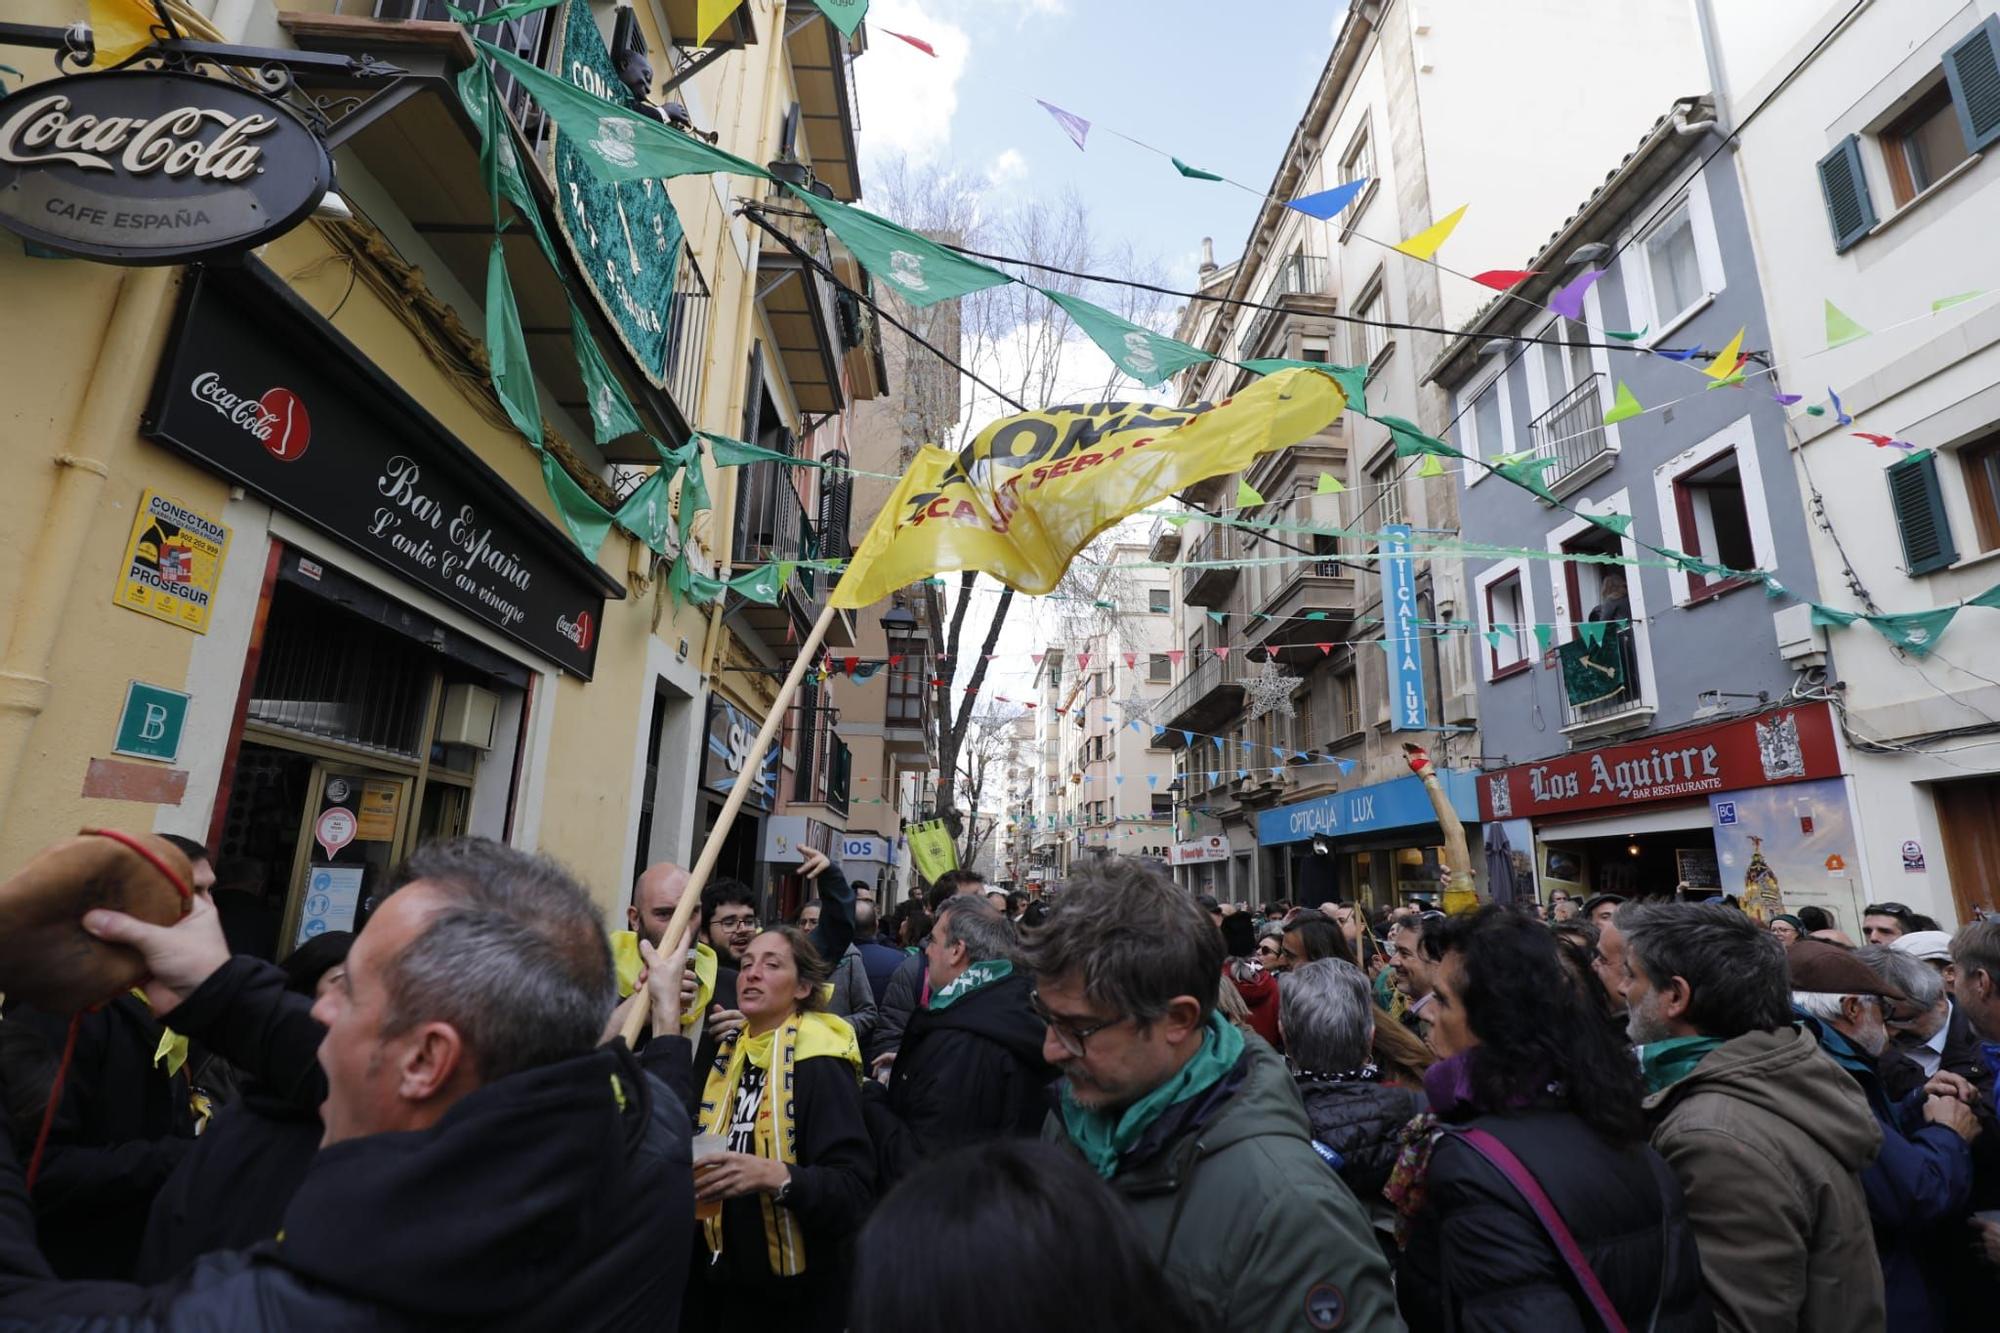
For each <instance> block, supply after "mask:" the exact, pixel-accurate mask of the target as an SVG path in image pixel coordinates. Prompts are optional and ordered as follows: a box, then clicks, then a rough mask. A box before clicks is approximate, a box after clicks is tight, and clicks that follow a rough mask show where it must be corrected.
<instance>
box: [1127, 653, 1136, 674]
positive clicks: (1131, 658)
mask: <svg viewBox="0 0 2000 1333" xmlns="http://www.w3.org/2000/svg"><path fill="white" fill-rule="evenodd" d="M1138 665H1139V654H1137V653H1126V654H1125V669H1126V670H1127V671H1130V670H1131V669H1132V668H1133V667H1136V666H1138Z"/></svg>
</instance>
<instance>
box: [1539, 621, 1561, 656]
mask: <svg viewBox="0 0 2000 1333" xmlns="http://www.w3.org/2000/svg"><path fill="white" fill-rule="evenodd" d="M1555 637H1556V627H1555V626H1554V625H1537V626H1535V647H1536V648H1538V649H1540V650H1541V651H1542V652H1547V651H1548V650H1549V645H1550V644H1551V643H1554V642H1555Z"/></svg>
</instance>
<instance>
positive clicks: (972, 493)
mask: <svg viewBox="0 0 2000 1333" xmlns="http://www.w3.org/2000/svg"><path fill="white" fill-rule="evenodd" d="M1346 405H1347V399H1346V397H1345V396H1344V395H1343V394H1342V393H1341V391H1340V386H1339V385H1338V384H1336V383H1335V382H1334V380H1333V377H1332V376H1330V375H1327V374H1324V373H1322V372H1320V371H1318V370H1303V369H1301V370H1281V371H1279V372H1278V373H1277V374H1275V375H1266V376H1265V377H1264V378H1262V379H1260V380H1257V381H1256V382H1255V383H1253V384H1251V385H1250V386H1249V387H1248V388H1246V389H1244V390H1243V392H1241V393H1239V394H1236V395H1234V396H1232V397H1230V398H1226V399H1224V400H1223V401H1222V402H1221V403H1220V404H1218V405H1216V406H1214V407H1204V408H1198V409H1194V410H1187V411H1183V410H1181V409H1179V408H1170V407H1154V406H1150V405H1145V404H1137V403H1091V404H1087V405H1084V406H1079V407H1055V408H1048V409H1046V410H1044V411H1040V412H1024V413H1021V414H1020V415H1018V416H1011V417H1005V418H1003V419H1001V420H999V421H996V422H994V423H993V424H992V425H990V426H988V427H987V428H986V429H985V430H982V431H981V432H979V434H978V435H977V436H976V437H974V439H973V440H972V442H971V443H970V444H968V445H966V446H965V448H964V449H963V450H962V451H960V452H958V453H953V452H951V451H950V450H947V449H940V448H938V447H937V446H935V445H927V446H925V447H924V448H923V449H922V450H920V451H919V452H918V454H917V457H916V459H915V461H914V462H912V463H911V465H910V469H909V471H908V472H905V473H904V474H903V479H902V480H901V481H900V482H899V483H898V484H897V486H896V488H895V490H893V491H891V492H890V494H889V498H888V499H887V500H886V501H885V502H884V503H883V505H882V512H881V513H879V514H877V515H876V517H875V521H874V523H873V524H872V525H871V526H870V527H869V529H868V535H867V536H866V537H864V538H862V541H861V545H860V547H859V548H858V549H857V550H856V551H855V553H854V558H853V560H852V561H850V562H849V564H848V568H847V573H846V574H845V576H844V577H842V579H841V580H840V586H839V587H837V588H836V589H834V594H833V599H832V600H833V604H834V605H835V606H838V607H841V608H843V609H846V610H853V609H856V608H859V607H864V606H869V605H872V604H873V603H875V602H877V601H880V600H881V599H882V598H884V597H887V596H888V595H889V594H890V593H892V592H894V591H896V590H897V589H899V588H905V587H908V586H909V585H910V584H912V583H916V582H919V581H921V580H923V579H926V578H929V577H931V576H932V575H934V574H942V573H944V572H946V571H947V570H954V569H977V570H983V571H984V572H986V573H988V574H991V575H992V576H993V577H994V578H996V579H999V580H1000V581H1001V582H1002V583H1005V584H1008V585H1009V586H1011V587H1013V588H1014V589H1016V590H1017V591H1020V592H1025V593H1029V594H1032V595H1036V596H1039V595H1040V594H1042V593H1046V592H1048V591H1050V590H1051V589H1053V588H1054V587H1055V586H1056V582H1057V580H1059V579H1060V578H1061V577H1062V574H1063V571H1064V570H1065V569H1067V568H1068V567H1069V562H1070V560H1071V559H1072V558H1073V557H1074V556H1075V555H1076V553H1077V552H1078V551H1079V550H1081V549H1082V548H1083V546H1084V544H1085V543H1087V542H1088V541H1090V539H1091V538H1092V537H1095V536H1096V535H1097V534H1098V533H1100V532H1102V531H1104V529H1106V528H1108V527H1110V526H1111V525H1112V524H1114V523H1116V522H1117V521H1118V520H1119V519H1121V518H1123V517H1125V516H1126V515H1127V514H1130V513H1133V512H1135V511H1137V510H1140V509H1143V508H1145V507H1146V506H1147V505H1149V504H1152V503H1154V502H1155V501H1157V500H1160V499H1162V498H1164V497H1166V496H1168V495H1172V494H1173V493H1174V492H1176V491H1178V490H1180V489H1182V488H1183V487H1185V486H1188V485H1190V484H1192V483H1194V482H1197V481H1203V480H1205V479H1207V478H1209V477H1219V476H1225V475H1227V474H1229V473H1231V472H1241V471H1243V469H1244V468H1246V467H1248V466H1249V464H1250V462H1251V461H1252V460H1253V459H1255V458H1257V457H1258V456H1259V455H1261V454H1267V453H1270V452H1272V451H1273V450H1276V449H1284V448H1287V447H1289V446H1291V445H1294V444H1298V443H1299V442H1300V441H1302V440H1306V439H1309V438H1311V437H1312V436H1314V435H1316V434H1318V433H1319V432H1321V431H1323V430H1325V429H1326V428H1327V427H1328V426H1330V425H1332V424H1333V422H1334V419H1335V418H1336V417H1338V416H1339V415H1340V413H1341V409H1342V408H1344V407H1345V406H1346Z"/></svg>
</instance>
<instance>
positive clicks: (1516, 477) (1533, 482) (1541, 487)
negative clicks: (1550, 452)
mask: <svg viewBox="0 0 2000 1333" xmlns="http://www.w3.org/2000/svg"><path fill="white" fill-rule="evenodd" d="M1559 461H1560V460H1558V459H1555V458H1540V457H1537V456H1535V455H1533V454H1530V455H1528V456H1527V457H1526V458H1516V459H1513V460H1512V461H1511V462H1507V463H1502V464H1500V465H1499V466H1497V467H1495V468H1494V469H1493V471H1494V472H1495V473H1497V474H1499V475H1500V476H1503V477H1505V478H1506V479H1507V480H1509V481H1511V482H1513V483H1514V484H1515V485H1516V486H1519V487H1521V488H1522V489H1523V490H1530V491H1533V492H1534V493H1535V494H1536V495H1539V496H1541V497H1542V498H1543V499H1544V500H1547V501H1549V502H1551V503H1554V501H1555V498H1556V497H1555V495H1554V494H1553V493H1552V492H1551V491H1550V490H1549V488H1548V487H1547V486H1546V485H1545V484H1543V482H1542V474H1543V473H1544V472H1546V471H1548V470H1549V469H1550V468H1552V467H1554V466H1555V465H1556V464H1557V462H1559Z"/></svg>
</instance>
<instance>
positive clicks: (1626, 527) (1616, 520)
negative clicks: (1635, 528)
mask: <svg viewBox="0 0 2000 1333" xmlns="http://www.w3.org/2000/svg"><path fill="white" fill-rule="evenodd" d="M1584 517H1585V518H1587V519H1589V520H1590V521H1591V522H1592V523H1594V524H1596V525H1597V526H1598V527H1600V528H1603V529H1604V530H1605V531H1606V532H1610V533H1616V534H1617V535H1618V536H1620V537H1623V536H1624V535H1625V534H1626V533H1628V532H1630V531H1631V530H1632V516H1631V515H1630V514H1585V515H1584Z"/></svg>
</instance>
